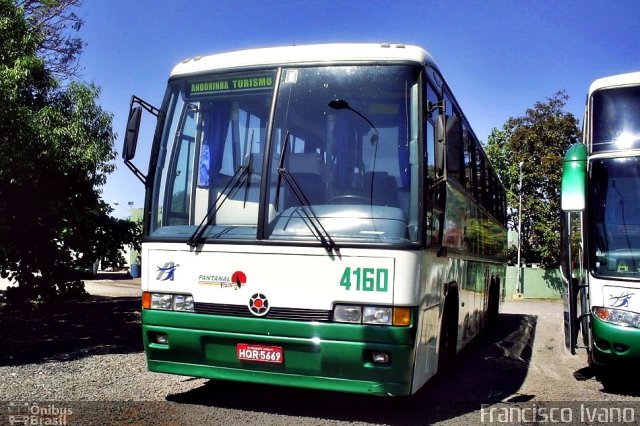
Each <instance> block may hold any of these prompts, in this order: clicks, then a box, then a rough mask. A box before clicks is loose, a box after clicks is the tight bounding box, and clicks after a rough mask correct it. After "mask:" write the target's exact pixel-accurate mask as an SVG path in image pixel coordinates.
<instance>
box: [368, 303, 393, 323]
mask: <svg viewBox="0 0 640 426" xmlns="http://www.w3.org/2000/svg"><path fill="white" fill-rule="evenodd" d="M392 310H393V309H392V308H391V307H389V306H365V307H364V313H363V315H362V322H363V324H378V325H391V318H392V315H391V313H392Z"/></svg>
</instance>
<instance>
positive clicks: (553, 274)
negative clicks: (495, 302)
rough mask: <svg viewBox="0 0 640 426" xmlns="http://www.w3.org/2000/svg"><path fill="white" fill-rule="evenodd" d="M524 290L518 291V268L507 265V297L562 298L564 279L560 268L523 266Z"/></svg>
mask: <svg viewBox="0 0 640 426" xmlns="http://www.w3.org/2000/svg"><path fill="white" fill-rule="evenodd" d="M522 278H523V279H522V283H523V285H522V287H523V292H522V293H518V291H517V289H518V268H516V267H515V266H508V267H507V282H506V297H507V299H560V298H562V279H561V278H560V271H559V270H558V269H541V268H522Z"/></svg>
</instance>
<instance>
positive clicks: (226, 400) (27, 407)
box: [0, 283, 640, 425]
mask: <svg viewBox="0 0 640 426" xmlns="http://www.w3.org/2000/svg"><path fill="white" fill-rule="evenodd" d="M106 284H107V285H108V283H106ZM561 315H562V305H561V304H560V303H558V302H539V301H522V302H509V303H507V304H505V306H504V309H503V313H502V314H501V321H500V323H499V325H498V326H497V328H496V329H494V330H492V331H490V332H489V333H486V334H484V335H482V336H480V337H479V338H478V339H476V341H475V342H473V343H472V344H471V345H470V347H468V348H467V349H465V350H464V351H463V353H462V354H461V355H460V356H459V357H458V360H457V363H456V367H455V368H454V370H453V371H452V372H451V373H450V374H449V375H446V376H443V377H440V378H438V379H436V380H434V381H432V382H430V383H429V384H428V385H427V386H425V388H423V389H422V390H421V391H420V392H418V393H417V394H416V395H414V396H413V397H411V398H403V399H381V398H372V397H367V396H358V395H347V394H336V393H330V392H320V391H308V390H300V389H288V388H279V387H271V386H260V385H251V384H241V383H230V382H219V381H213V380H205V379H194V378H188V377H181V376H171V375H166V374H158V373H150V372H148V371H147V370H146V363H145V357H144V354H143V352H142V344H141V341H140V340H141V339H140V328H139V327H140V325H139V298H134V297H104V296H93V297H92V299H91V300H89V301H87V302H82V303H76V304H74V305H73V307H72V308H70V306H61V307H57V308H55V309H50V310H48V311H41V312H30V313H24V312H13V313H11V312H9V313H7V312H5V313H4V314H3V315H2V316H1V317H0V338H1V339H2V341H4V342H9V345H8V346H4V347H3V348H2V349H0V377H1V378H2V380H1V382H0V424H3V422H7V421H8V420H9V421H10V420H11V416H15V415H24V414H27V415H30V416H31V417H32V418H33V417H34V416H35V418H36V421H38V420H37V419H41V420H40V424H44V423H43V422H42V419H43V418H45V417H46V418H47V419H49V420H51V419H53V418H61V417H60V416H61V414H60V413H63V414H64V411H65V410H67V412H69V411H70V413H68V415H67V417H65V418H64V419H65V421H67V423H66V424H74V425H75V424H98V423H100V424H145V425H146V424H202V423H207V424H290V425H294V424H295V425H297V424H318V425H327V424H350V425H358V424H397V425H410V424H416V425H418V424H420V425H424V424H442V425H462V424H478V423H480V422H484V423H487V422H486V421H485V420H486V419H484V418H481V417H480V416H481V414H480V413H481V407H482V405H483V404H487V407H494V408H495V409H499V407H501V406H502V405H503V404H504V403H509V404H510V406H524V407H531V406H532V404H533V405H534V406H536V405H537V406H538V407H542V406H545V404H554V402H553V401H556V402H555V403H557V404H567V403H569V402H570V401H573V402H575V403H582V402H585V401H589V402H591V403H595V404H596V407H600V406H602V404H608V405H606V406H607V407H609V406H612V405H611V404H615V403H628V404H634V405H632V406H633V407H635V408H634V410H636V411H638V413H637V414H636V413H635V411H634V415H635V417H634V420H635V419H636V418H637V419H638V420H639V421H640V389H639V387H638V386H637V383H638V380H637V378H633V379H631V385H628V383H629V380H626V379H629V377H628V376H625V377H624V379H625V380H618V381H613V382H611V381H610V380H609V381H607V380H603V379H602V378H600V377H594V376H593V374H590V371H589V369H587V368H585V367H586V364H585V357H584V354H582V355H580V356H577V357H572V356H570V355H569V354H568V353H567V352H566V351H565V350H564V348H563V342H562V334H561V333H562V331H561V330H562V322H561V318H562V316H561ZM573 402H572V404H573ZM597 404H600V405H597ZM3 405H4V408H3ZM636 406H637V407H636ZM42 410H44V411H42ZM42 412H44V413H45V414H44V415H43V414H42ZM3 413H6V415H5V414H3ZM34 413H37V414H34ZM576 413H578V411H576ZM43 416H44V417H43ZM56 416H57V417H56ZM13 419H14V420H15V419H16V418H15V417H14V418H13ZM576 419H578V415H577V414H576V416H575V417H574V418H572V420H576ZM580 420H584V419H580ZM31 421H33V420H31ZM9 423H10V422H9ZM609 423H611V422H609ZM576 424H577V423H576Z"/></svg>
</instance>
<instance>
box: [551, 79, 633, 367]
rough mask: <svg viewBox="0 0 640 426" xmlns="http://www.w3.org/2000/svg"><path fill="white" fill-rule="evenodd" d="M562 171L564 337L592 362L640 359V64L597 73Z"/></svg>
mask: <svg viewBox="0 0 640 426" xmlns="http://www.w3.org/2000/svg"><path fill="white" fill-rule="evenodd" d="M584 117H585V118H584V131H583V133H584V143H582V144H576V145H574V146H572V147H571V148H569V150H568V151H567V154H566V155H565V163H564V169H563V176H562V210H563V221H562V224H563V226H562V228H563V232H562V235H563V237H564V238H563V244H562V248H563V252H562V254H563V256H562V258H563V260H562V265H563V266H562V271H563V277H564V281H565V284H566V289H565V290H566V291H565V314H564V321H565V343H566V344H567V347H568V348H569V349H570V351H571V352H572V353H573V354H575V353H576V349H577V348H578V334H580V332H581V334H582V344H581V345H580V346H581V347H585V348H586V350H587V354H588V362H589V364H590V365H592V366H596V367H597V366H601V365H607V366H617V365H625V364H626V365H636V366H637V363H638V361H639V360H640V72H635V73H630V74H621V75H615V76H611V77H606V78H601V79H598V80H596V81H594V82H593V83H592V84H591V87H590V88H589V94H588V97H587V105H586V111H585V116H584Z"/></svg>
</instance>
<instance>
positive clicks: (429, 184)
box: [424, 84, 442, 246]
mask: <svg viewBox="0 0 640 426" xmlns="http://www.w3.org/2000/svg"><path fill="white" fill-rule="evenodd" d="M426 86H427V93H426V97H427V105H430V106H432V105H435V104H437V103H438V102H439V100H440V99H439V97H438V94H437V92H436V91H435V89H434V88H433V86H432V85H431V84H427V85H426ZM441 113H442V112H441V110H440V108H433V109H431V111H428V112H427V114H426V120H425V128H424V131H425V155H426V158H425V165H426V171H425V176H426V185H425V191H426V201H427V223H426V228H427V245H431V246H437V245H439V244H440V223H441V222H442V221H441V215H442V209H440V208H438V203H439V199H438V197H437V195H438V192H439V191H441V190H442V185H438V186H437V187H434V183H435V181H436V177H437V176H436V169H435V155H434V152H435V120H437V118H438V115H440V114H441Z"/></svg>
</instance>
